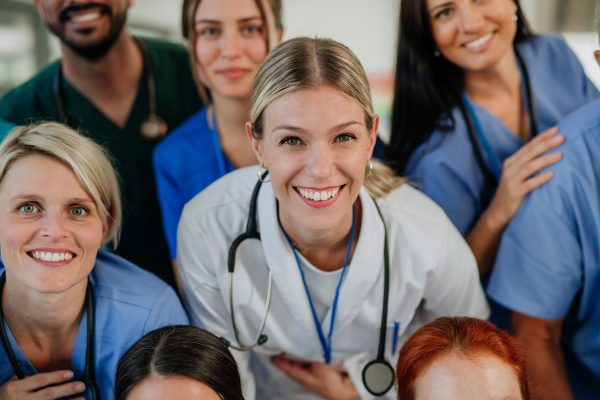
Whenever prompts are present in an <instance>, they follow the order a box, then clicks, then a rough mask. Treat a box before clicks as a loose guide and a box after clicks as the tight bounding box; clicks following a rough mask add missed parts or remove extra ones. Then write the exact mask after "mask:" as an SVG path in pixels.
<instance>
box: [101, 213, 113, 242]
mask: <svg viewBox="0 0 600 400" xmlns="http://www.w3.org/2000/svg"><path fill="white" fill-rule="evenodd" d="M111 221H112V217H111V215H110V213H108V214H106V221H104V223H103V224H102V237H103V238H104V236H106V234H107V233H108V230H109V229H110V224H111Z"/></svg>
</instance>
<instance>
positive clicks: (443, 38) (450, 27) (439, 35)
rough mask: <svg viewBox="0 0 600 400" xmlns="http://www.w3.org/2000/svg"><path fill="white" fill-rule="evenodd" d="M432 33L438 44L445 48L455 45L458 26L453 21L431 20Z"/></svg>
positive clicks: (441, 48)
mask: <svg viewBox="0 0 600 400" xmlns="http://www.w3.org/2000/svg"><path fill="white" fill-rule="evenodd" d="M431 27H432V28H431V33H432V35H433V40H434V42H435V44H436V46H437V47H438V48H439V49H440V50H443V49H444V48H446V47H451V46H453V45H454V41H455V38H456V34H457V32H458V27H457V26H456V24H453V23H451V22H447V23H443V22H435V21H431Z"/></svg>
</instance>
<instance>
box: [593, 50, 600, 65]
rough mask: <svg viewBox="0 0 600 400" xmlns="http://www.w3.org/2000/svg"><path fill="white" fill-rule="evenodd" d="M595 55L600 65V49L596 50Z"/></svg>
mask: <svg viewBox="0 0 600 400" xmlns="http://www.w3.org/2000/svg"><path fill="white" fill-rule="evenodd" d="M594 57H596V62H597V63H598V65H600V50H596V51H594Z"/></svg>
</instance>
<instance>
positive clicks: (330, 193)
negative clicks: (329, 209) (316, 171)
mask: <svg viewBox="0 0 600 400" xmlns="http://www.w3.org/2000/svg"><path fill="white" fill-rule="evenodd" d="M344 186H346V185H341V186H338V187H336V188H334V189H327V190H312V189H305V188H301V187H298V186H296V187H294V189H296V191H297V192H298V193H300V194H301V195H302V196H303V197H304V198H305V199H309V200H313V201H325V200H329V199H331V198H332V197H335V196H337V194H338V193H339V191H340V190H341V189H342V188H343V187H344Z"/></svg>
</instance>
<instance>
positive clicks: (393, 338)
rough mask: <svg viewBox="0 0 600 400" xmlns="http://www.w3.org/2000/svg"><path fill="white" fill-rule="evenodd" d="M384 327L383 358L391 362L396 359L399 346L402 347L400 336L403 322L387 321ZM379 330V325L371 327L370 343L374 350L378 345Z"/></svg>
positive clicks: (402, 330)
mask: <svg viewBox="0 0 600 400" xmlns="http://www.w3.org/2000/svg"><path fill="white" fill-rule="evenodd" d="M385 329H386V331H385V358H386V359H387V360H388V361H390V362H393V361H395V360H396V357H397V355H398V352H400V347H402V342H401V341H400V337H401V336H402V333H403V332H404V330H405V329H404V324H403V323H402V321H395V322H388V323H387V324H386V328H385ZM380 332H381V325H377V326H376V327H373V338H372V340H371V343H372V348H373V349H375V352H377V348H378V346H379V334H380Z"/></svg>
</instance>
